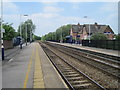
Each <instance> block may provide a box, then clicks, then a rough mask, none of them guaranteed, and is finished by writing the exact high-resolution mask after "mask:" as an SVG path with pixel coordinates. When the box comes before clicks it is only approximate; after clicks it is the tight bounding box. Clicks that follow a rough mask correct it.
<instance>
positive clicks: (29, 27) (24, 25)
mask: <svg viewBox="0 0 120 90" xmlns="http://www.w3.org/2000/svg"><path fill="white" fill-rule="evenodd" d="M35 28H36V26H35V25H34V24H33V22H32V20H30V19H28V20H27V21H25V22H24V23H22V24H21V33H22V37H23V38H24V39H25V38H26V30H27V36H28V37H27V38H28V39H30V32H31V33H32V34H33V33H34V32H35ZM18 33H19V35H20V25H19V27H18Z"/></svg>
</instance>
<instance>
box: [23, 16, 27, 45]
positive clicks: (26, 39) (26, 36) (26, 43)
mask: <svg viewBox="0 0 120 90" xmlns="http://www.w3.org/2000/svg"><path fill="white" fill-rule="evenodd" d="M24 16H25V17H27V16H28V15H24ZM26 46H27V23H26Z"/></svg>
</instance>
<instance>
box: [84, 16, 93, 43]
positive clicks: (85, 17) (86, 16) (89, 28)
mask: <svg viewBox="0 0 120 90" xmlns="http://www.w3.org/2000/svg"><path fill="white" fill-rule="evenodd" d="M84 18H88V16H84ZM90 33H91V30H90V24H89V44H90Z"/></svg>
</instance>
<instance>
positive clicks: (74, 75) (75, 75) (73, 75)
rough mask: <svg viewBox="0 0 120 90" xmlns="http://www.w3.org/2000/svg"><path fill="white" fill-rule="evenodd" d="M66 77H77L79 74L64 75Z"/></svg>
mask: <svg viewBox="0 0 120 90" xmlns="http://www.w3.org/2000/svg"><path fill="white" fill-rule="evenodd" d="M65 76H66V77H77V76H79V74H67V75H65Z"/></svg>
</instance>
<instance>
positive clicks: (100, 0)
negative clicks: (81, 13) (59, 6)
mask: <svg viewBox="0 0 120 90" xmlns="http://www.w3.org/2000/svg"><path fill="white" fill-rule="evenodd" d="M4 1H7V2H11V1H12V2H119V0H4Z"/></svg>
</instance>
